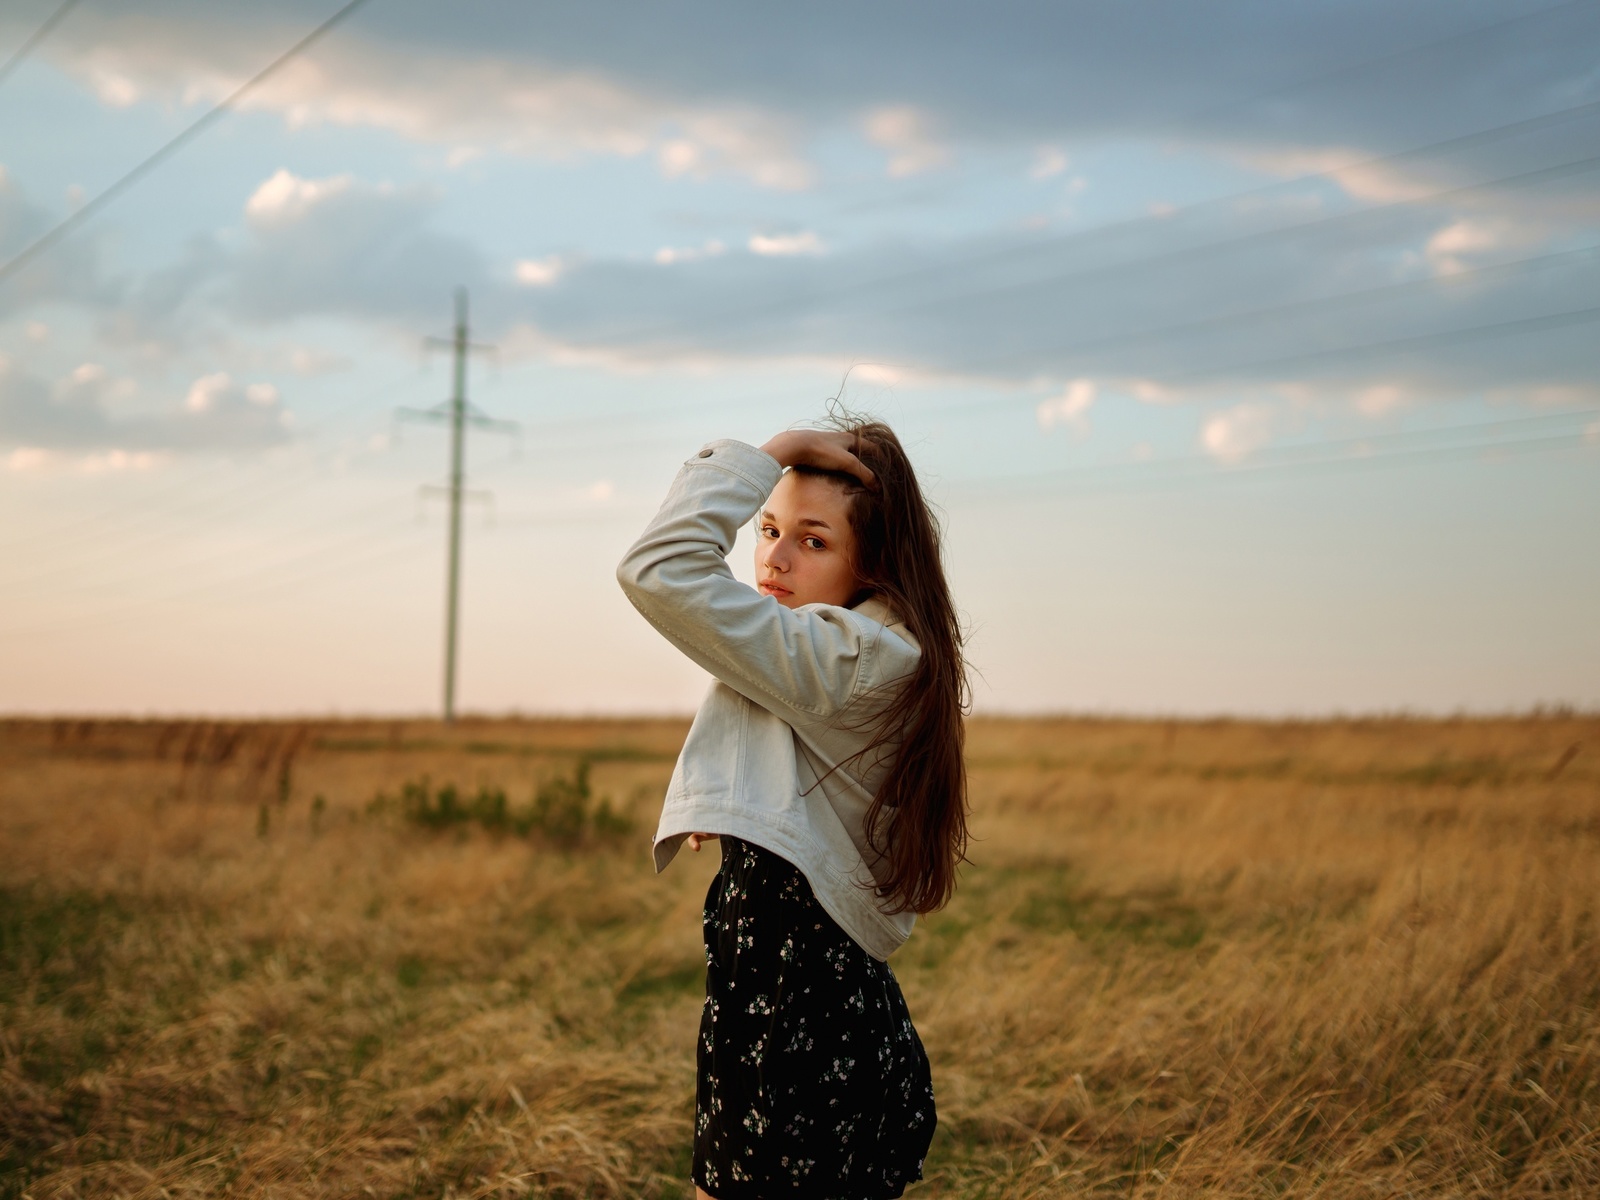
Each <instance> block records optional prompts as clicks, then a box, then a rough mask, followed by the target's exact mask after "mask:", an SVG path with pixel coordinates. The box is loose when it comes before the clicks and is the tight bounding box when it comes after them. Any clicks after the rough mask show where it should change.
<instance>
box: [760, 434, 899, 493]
mask: <svg viewBox="0 0 1600 1200" xmlns="http://www.w3.org/2000/svg"><path fill="white" fill-rule="evenodd" d="M869 444H870V443H868V442H867V441H866V439H864V438H862V437H861V435H860V434H856V433H840V432H838V431H836V430H832V429H790V430H786V431H785V432H783V433H780V434H778V436H777V437H775V438H773V439H772V440H771V441H769V442H768V443H767V444H766V445H765V446H763V447H762V449H763V450H765V451H766V452H767V453H768V454H770V455H772V457H773V458H775V459H777V460H778V462H779V463H780V464H782V465H783V466H785V467H799V466H806V467H819V468H821V469H822V470H824V471H840V472H843V473H844V474H846V475H853V476H855V477H856V478H857V479H859V480H860V481H861V482H862V483H864V484H866V485H867V486H868V487H872V486H874V485H875V484H876V482H877V479H876V476H874V475H873V473H872V468H871V467H869V466H867V464H866V463H864V462H862V461H861V459H859V458H858V457H856V452H857V451H858V450H860V449H861V448H862V446H863V445H869Z"/></svg>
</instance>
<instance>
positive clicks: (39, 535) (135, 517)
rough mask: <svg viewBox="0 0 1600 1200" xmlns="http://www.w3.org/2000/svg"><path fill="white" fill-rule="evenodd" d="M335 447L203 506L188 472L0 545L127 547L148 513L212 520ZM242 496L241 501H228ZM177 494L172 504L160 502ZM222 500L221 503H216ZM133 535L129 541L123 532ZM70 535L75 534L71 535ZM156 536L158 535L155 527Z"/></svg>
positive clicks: (288, 480)
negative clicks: (111, 541) (112, 539)
mask: <svg viewBox="0 0 1600 1200" xmlns="http://www.w3.org/2000/svg"><path fill="white" fill-rule="evenodd" d="M404 382H405V379H404V377H398V378H392V379H391V380H390V381H389V382H387V383H384V384H382V385H380V386H379V387H378V388H375V389H371V390H369V391H367V392H362V393H356V394H355V395H353V396H348V397H347V398H346V399H344V400H342V401H340V402H338V403H336V404H334V405H333V406H332V407H331V408H330V409H328V410H327V411H325V412H324V413H322V414H320V415H321V416H322V418H323V420H324V424H323V426H322V428H323V429H324V430H326V429H329V428H335V427H337V426H338V425H340V424H341V423H342V422H344V421H345V420H347V419H348V418H350V417H351V416H354V415H358V411H359V409H360V407H361V406H362V405H364V404H366V403H367V402H368V401H370V400H373V399H375V398H376V397H377V396H379V395H381V394H382V393H383V392H386V391H389V390H390V389H392V388H395V387H399V386H403V385H404ZM338 453H339V449H338V448H337V447H332V448H326V449H323V450H321V451H317V452H315V453H313V454H312V455H311V456H310V457H309V459H303V460H301V461H300V462H299V463H298V464H296V465H297V466H298V467H300V468H304V469H305V470H296V471H293V472H290V473H287V474H283V475H278V476H274V477H270V478H267V479H265V480H260V479H257V480H247V481H244V482H241V483H238V484H237V485H236V486H233V487H228V488H224V489H222V490H220V491H216V492H213V493H211V494H210V496H209V498H208V499H209V503H208V504H207V505H206V506H205V507H204V508H203V509H201V508H199V507H197V506H196V504H195V503H194V500H193V489H194V487H195V484H196V483H197V482H203V481H204V480H203V478H202V480H200V481H197V480H196V479H194V478H193V477H184V476H180V477H179V478H177V479H175V480H172V481H171V482H170V484H169V486H167V487H165V488H161V489H158V490H157V491H155V492H153V493H146V494H145V495H144V496H142V497H140V498H138V499H137V500H134V501H130V502H125V503H122V504H119V505H117V506H116V507H114V508H109V509H103V510H101V511H99V512H96V513H93V514H90V515H88V516H84V517H80V518H78V519H76V520H74V521H71V522H69V523H66V524H64V525H59V526H56V527H55V528H52V529H46V530H40V531H37V532H35V533H33V534H32V535H31V536H23V537H18V538H13V539H10V540H9V541H7V542H6V543H5V544H4V545H3V547H0V549H3V550H4V551H5V552H7V553H13V552H15V551H17V550H20V549H25V548H27V547H29V546H32V545H38V544H45V543H47V544H48V545H49V546H50V548H51V550H52V552H56V551H59V550H60V549H61V548H62V547H64V546H65V547H71V546H79V545H91V546H97V545H99V544H101V543H103V542H104V540H105V538H106V536H107V535H108V534H114V535H116V536H117V538H118V545H119V547H124V548H125V547H127V546H129V545H132V544H138V543H139V542H143V541H148V540H150V539H149V536H147V535H146V534H145V533H144V531H145V530H147V529H148V528H149V526H150V521H149V519H148V518H150V517H152V516H154V517H156V518H158V519H160V518H163V517H164V516H166V515H170V514H171V513H173V512H176V513H177V515H179V516H183V517H189V518H192V519H196V520H206V521H211V520H214V519H215V518H216V517H217V516H219V515H225V514H229V513H232V512H236V511H240V510H241V509H242V508H243V507H245V506H247V505H248V504H249V503H251V502H252V501H264V500H270V499H273V498H275V497H277V496H279V495H282V494H283V493H285V492H287V491H289V490H290V489H291V488H295V487H299V486H300V485H301V481H302V479H303V478H304V475H305V471H306V470H310V471H315V470H316V469H317V468H318V467H320V466H322V465H323V464H324V463H326V462H327V461H328V460H329V459H331V458H333V457H336V456H337V455H338ZM233 470H234V467H233V464H232V463H228V462H223V463H220V464H218V465H216V466H215V467H213V468H212V469H211V471H209V472H208V473H207V474H209V475H215V474H219V473H231V472H232V471H233ZM241 498H242V499H243V501H244V502H243V503H242V504H240V503H234V502H236V501H239V500H241ZM172 500H179V501H180V503H179V504H177V505H171V504H167V503H164V502H168V501H172ZM223 505H226V506H227V507H225V508H222V507H219V506H223ZM130 533H133V534H134V535H135V537H134V538H133V540H132V541H131V542H130V540H129V538H128V535H129V534H130ZM74 535H75V536H74ZM156 536H160V534H159V532H158V533H157V535H156Z"/></svg>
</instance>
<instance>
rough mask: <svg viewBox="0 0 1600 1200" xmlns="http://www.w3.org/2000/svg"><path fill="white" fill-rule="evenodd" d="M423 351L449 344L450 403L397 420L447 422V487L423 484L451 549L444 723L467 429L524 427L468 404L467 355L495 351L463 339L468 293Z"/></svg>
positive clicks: (450, 683) (449, 706) (451, 678)
mask: <svg viewBox="0 0 1600 1200" xmlns="http://www.w3.org/2000/svg"><path fill="white" fill-rule="evenodd" d="M423 344H424V345H425V346H427V347H435V346H447V347H449V348H450V349H451V350H452V351H453V352H454V358H453V363H452V372H451V389H450V399H448V400H446V401H444V402H443V403H441V404H437V405H435V406H434V407H433V408H399V409H396V410H395V416H396V418H397V419H399V420H413V421H448V422H449V423H450V484H449V486H448V487H447V488H434V487H428V486H424V487H423V489H422V491H423V494H425V495H427V494H436V493H438V492H440V491H443V492H445V493H446V494H447V495H448V496H449V497H450V551H449V559H448V566H447V568H446V572H445V574H446V584H445V617H444V719H445V720H446V721H453V720H455V717H456V634H457V630H458V628H459V625H460V611H461V607H460V601H461V502H462V500H463V498H467V497H468V495H469V494H468V492H467V490H466V488H465V487H464V485H465V483H466V475H467V471H466V459H467V430H466V427H467V426H468V425H476V426H477V427H478V428H479V429H496V430H501V431H504V432H509V433H516V432H517V431H518V430H520V429H521V428H522V427H521V425H519V424H518V423H517V422H516V421H498V420H495V419H494V418H493V417H490V416H488V415H487V414H485V413H483V412H481V411H479V409H478V408H477V407H476V406H475V405H473V404H472V403H471V402H469V401H468V400H467V356H468V354H470V353H471V352H472V351H473V350H493V349H494V347H493V346H485V345H482V344H480V343H477V342H474V341H471V340H470V339H469V338H468V336H467V289H466V288H457V289H456V329H455V336H454V337H450V338H426V339H424V342H423ZM488 495H489V493H487V492H483V493H475V494H471V496H470V498H473V499H478V498H486V497H488Z"/></svg>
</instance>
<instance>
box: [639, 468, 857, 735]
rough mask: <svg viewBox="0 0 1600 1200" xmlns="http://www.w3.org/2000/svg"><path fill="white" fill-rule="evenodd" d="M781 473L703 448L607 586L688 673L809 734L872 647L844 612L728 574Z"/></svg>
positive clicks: (834, 708) (845, 693) (852, 681)
mask: <svg viewBox="0 0 1600 1200" xmlns="http://www.w3.org/2000/svg"><path fill="white" fill-rule="evenodd" d="M782 475H783V468H782V467H780V466H779V465H778V463H777V460H775V459H774V458H773V457H772V456H771V455H769V454H766V453H764V452H763V451H760V450H757V449H756V448H755V447H753V446H748V445H746V444H745V443H743V442H736V441H717V442H712V443H710V444H709V445H707V446H705V447H704V448H703V449H702V450H701V451H700V452H699V454H698V455H696V456H695V457H694V458H691V459H690V460H689V461H688V462H686V463H685V464H684V465H683V467H682V468H681V469H680V470H679V472H678V477H677V478H676V479H675V480H673V482H672V487H671V489H670V490H669V491H668V492H667V498H666V500H665V501H664V502H663V503H662V505H661V510H660V511H659V512H658V513H656V515H655V518H654V520H652V521H651V522H650V524H649V526H648V527H647V528H646V529H645V531H644V533H643V535H642V536H641V537H640V538H639V540H638V541H637V542H635V543H634V545H633V548H632V549H631V550H629V551H628V553H627V555H626V556H625V557H624V558H623V560H622V562H621V563H620V564H619V565H618V567H617V581H618V582H619V583H620V584H621V585H622V590H623V591H624V592H626V593H627V595H628V599H629V600H631V601H632V602H633V605H634V607H635V608H637V609H638V610H639V611H640V612H641V613H642V614H643V615H644V616H645V618H646V619H647V620H648V621H649V622H650V623H651V624H652V625H654V626H655V627H656V628H657V629H658V630H660V632H661V633H662V634H663V635H664V636H665V637H666V639H667V640H668V641H670V642H671V643H672V644H673V645H674V646H676V647H677V648H678V649H680V650H682V651H683V652H684V653H685V654H686V655H688V656H689V657H690V658H691V659H693V660H694V661H695V662H696V663H698V664H699V665H700V666H702V667H704V668H705V669H706V670H707V671H709V672H711V674H712V675H714V676H716V677H717V678H718V679H720V680H721V681H722V682H723V683H725V684H727V685H728V686H729V687H731V688H733V689H734V690H736V691H738V692H739V693H741V694H742V695H744V696H745V697H747V698H748V699H750V700H752V701H754V702H755V703H756V704H759V705H761V707H763V708H765V709H767V710H768V711H769V712H772V713H774V714H775V715H777V716H779V717H782V718H783V719H784V720H786V721H789V722H790V724H807V723H809V722H811V721H816V720H823V719H826V718H828V717H830V716H832V715H834V714H835V713H837V712H838V711H839V710H840V709H842V708H844V707H845V706H846V705H847V704H849V703H850V701H851V700H852V699H853V698H854V697H855V696H856V694H857V693H858V691H859V690H860V688H861V687H862V685H863V681H864V680H865V679H866V678H867V677H868V673H869V669H870V663H869V662H868V658H869V656H870V655H871V653H872V650H873V646H872V644H871V642H870V641H869V639H868V637H867V636H866V634H865V632H864V630H865V628H866V622H865V621H864V620H863V618H861V617H859V616H858V615H857V614H855V613H852V612H851V611H850V610H849V609H844V608H837V607H834V606H833V605H826V604H818V605H807V606H805V607H803V608H800V609H789V608H785V607H784V606H783V605H781V604H779V603H778V602H777V600H775V599H773V598H772V597H771V596H764V595H762V594H761V593H760V592H758V591H756V590H755V589H754V588H751V587H749V586H747V585H746V584H743V583H740V582H739V581H738V580H737V579H735V578H734V577H733V572H732V571H731V570H729V568H728V563H727V557H728V553H729V551H730V550H732V549H733V542H734V538H735V536H736V535H737V534H738V531H739V527H740V526H741V525H743V524H744V523H745V522H746V521H748V520H749V519H750V518H751V517H752V516H754V515H755V513H756V512H757V511H758V510H759V509H760V507H761V504H762V502H763V501H764V500H766V498H767V496H769V495H770V494H771V492H772V489H773V488H774V487H776V486H777V483H778V480H779V478H781V477H782Z"/></svg>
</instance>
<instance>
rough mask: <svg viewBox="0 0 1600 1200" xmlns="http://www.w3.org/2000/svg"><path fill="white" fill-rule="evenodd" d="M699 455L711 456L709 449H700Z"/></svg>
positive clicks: (702, 456) (703, 456)
mask: <svg viewBox="0 0 1600 1200" xmlns="http://www.w3.org/2000/svg"><path fill="white" fill-rule="evenodd" d="M699 457H701V458H710V457H711V451H710V450H702V451H700V455H699Z"/></svg>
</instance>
